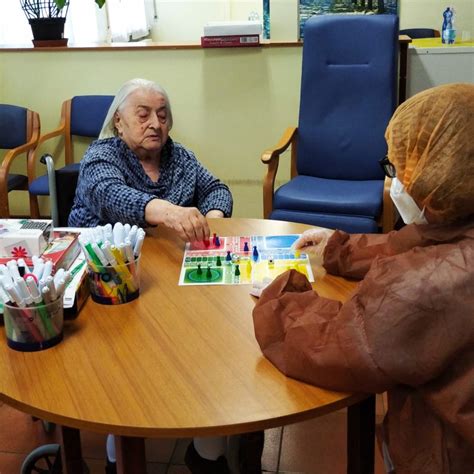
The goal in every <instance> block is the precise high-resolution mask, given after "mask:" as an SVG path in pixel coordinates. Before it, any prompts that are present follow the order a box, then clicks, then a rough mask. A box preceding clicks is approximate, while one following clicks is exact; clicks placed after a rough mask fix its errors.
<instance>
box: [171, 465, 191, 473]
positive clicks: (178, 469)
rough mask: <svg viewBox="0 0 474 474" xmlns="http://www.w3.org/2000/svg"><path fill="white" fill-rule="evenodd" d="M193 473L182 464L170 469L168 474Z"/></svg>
mask: <svg viewBox="0 0 474 474" xmlns="http://www.w3.org/2000/svg"><path fill="white" fill-rule="evenodd" d="M190 472H191V471H190V470H189V469H188V468H187V467H186V466H182V465H181V464H174V465H172V466H170V467H169V468H168V472H167V474H189V473H190Z"/></svg>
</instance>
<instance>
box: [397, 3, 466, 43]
mask: <svg viewBox="0 0 474 474" xmlns="http://www.w3.org/2000/svg"><path fill="white" fill-rule="evenodd" d="M399 1H400V2H401V3H400V28H416V27H419V28H434V29H436V30H439V31H441V26H442V24H443V11H444V10H445V9H446V7H447V6H452V7H454V11H455V13H456V17H455V26H456V29H457V34H458V38H461V37H462V36H463V32H464V38H465V39H466V40H467V39H468V38H467V36H469V37H470V38H474V1H473V0H449V1H447V0H399Z"/></svg>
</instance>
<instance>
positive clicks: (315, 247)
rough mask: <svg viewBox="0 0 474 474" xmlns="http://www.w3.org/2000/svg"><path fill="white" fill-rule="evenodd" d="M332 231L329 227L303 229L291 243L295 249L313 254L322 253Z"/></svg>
mask: <svg viewBox="0 0 474 474" xmlns="http://www.w3.org/2000/svg"><path fill="white" fill-rule="evenodd" d="M333 233H334V231H333V230H330V229H309V230H305V231H304V232H303V233H302V234H301V236H300V238H299V239H298V240H297V241H296V242H295V243H294V244H293V248H294V249H295V250H304V251H305V252H308V253H312V254H315V255H322V254H323V252H324V249H325V248H326V244H327V242H328V240H329V238H330V237H331V236H332V234H333Z"/></svg>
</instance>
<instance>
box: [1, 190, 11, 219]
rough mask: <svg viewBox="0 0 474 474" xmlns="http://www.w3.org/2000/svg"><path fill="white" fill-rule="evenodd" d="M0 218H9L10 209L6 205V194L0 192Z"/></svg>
mask: <svg viewBox="0 0 474 474" xmlns="http://www.w3.org/2000/svg"><path fill="white" fill-rule="evenodd" d="M0 217H1V218H3V219H8V218H9V217H10V207H9V205H8V192H6V193H5V192H3V191H0Z"/></svg>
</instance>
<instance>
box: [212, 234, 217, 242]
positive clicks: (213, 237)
mask: <svg viewBox="0 0 474 474" xmlns="http://www.w3.org/2000/svg"><path fill="white" fill-rule="evenodd" d="M216 237H217V234H216V233H215V232H214V233H213V234H212V245H216Z"/></svg>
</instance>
